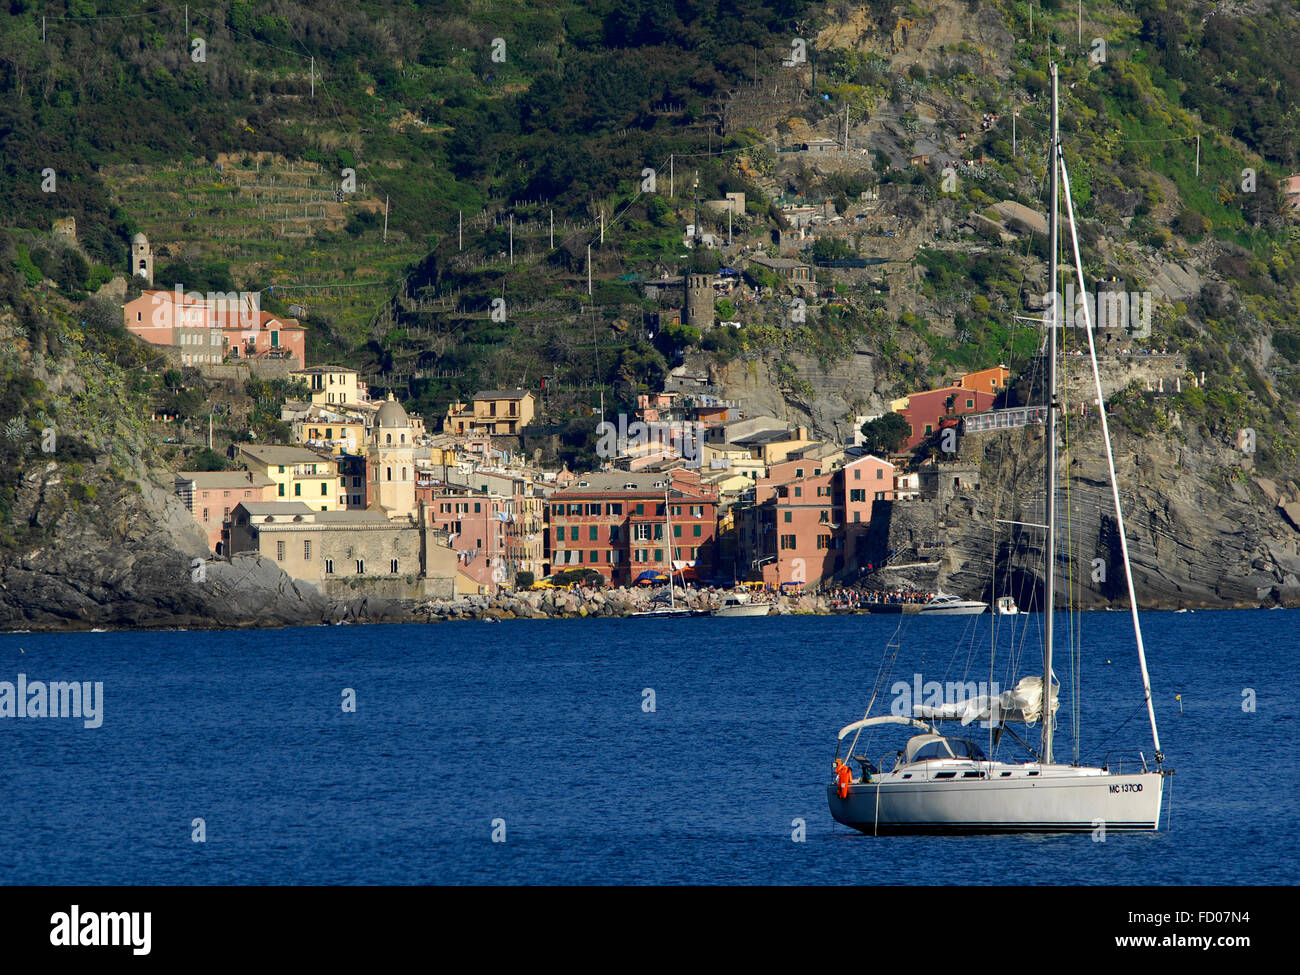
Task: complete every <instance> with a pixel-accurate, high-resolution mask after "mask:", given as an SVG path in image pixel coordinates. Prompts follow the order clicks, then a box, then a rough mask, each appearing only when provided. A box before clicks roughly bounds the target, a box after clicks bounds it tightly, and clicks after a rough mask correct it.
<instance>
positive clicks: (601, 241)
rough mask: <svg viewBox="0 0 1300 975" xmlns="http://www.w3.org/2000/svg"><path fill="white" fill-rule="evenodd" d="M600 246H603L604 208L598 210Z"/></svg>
mask: <svg viewBox="0 0 1300 975" xmlns="http://www.w3.org/2000/svg"><path fill="white" fill-rule="evenodd" d="M600 246H601V247H604V246H605V208H604V207H601V208H600Z"/></svg>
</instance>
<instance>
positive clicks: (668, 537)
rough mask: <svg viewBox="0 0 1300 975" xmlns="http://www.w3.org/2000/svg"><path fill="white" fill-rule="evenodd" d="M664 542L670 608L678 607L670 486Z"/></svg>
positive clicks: (665, 517)
mask: <svg viewBox="0 0 1300 975" xmlns="http://www.w3.org/2000/svg"><path fill="white" fill-rule="evenodd" d="M672 478H673V476H672V474H669V475H668V483H669V484H671V483H672ZM664 526H665V528H664V535H665V538H664V544H665V545H667V546H668V608H669V609H676V608H677V595H676V591H675V590H674V588H673V516H672V509H671V508H670V507H668V488H667V487H666V486H665V487H664Z"/></svg>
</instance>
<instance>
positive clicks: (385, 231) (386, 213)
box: [384, 193, 388, 244]
mask: <svg viewBox="0 0 1300 975" xmlns="http://www.w3.org/2000/svg"><path fill="white" fill-rule="evenodd" d="M384 243H385V244H387V243H388V194H387V193H385V194H384Z"/></svg>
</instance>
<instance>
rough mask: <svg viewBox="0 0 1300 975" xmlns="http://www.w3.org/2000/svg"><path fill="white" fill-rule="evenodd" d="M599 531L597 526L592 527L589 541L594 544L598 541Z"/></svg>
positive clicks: (589, 532) (589, 531)
mask: <svg viewBox="0 0 1300 975" xmlns="http://www.w3.org/2000/svg"><path fill="white" fill-rule="evenodd" d="M597 531H598V529H597V528H596V526H595V525H592V526H591V528H590V529H589V530H588V536H589V537H588V540H589V541H593V542H594V541H596V540H597V538H598V536H597V534H596V532H597Z"/></svg>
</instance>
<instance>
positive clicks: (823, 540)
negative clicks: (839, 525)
mask: <svg viewBox="0 0 1300 975" xmlns="http://www.w3.org/2000/svg"><path fill="white" fill-rule="evenodd" d="M817 547H818V548H830V547H831V537H830V536H829V535H818V536H817Z"/></svg>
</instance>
